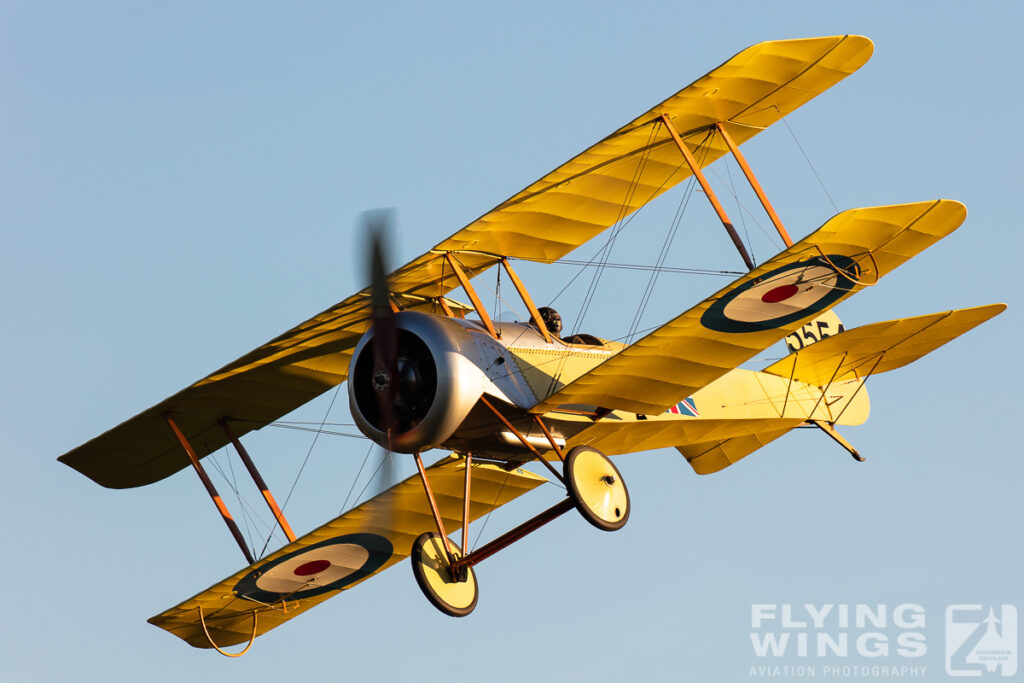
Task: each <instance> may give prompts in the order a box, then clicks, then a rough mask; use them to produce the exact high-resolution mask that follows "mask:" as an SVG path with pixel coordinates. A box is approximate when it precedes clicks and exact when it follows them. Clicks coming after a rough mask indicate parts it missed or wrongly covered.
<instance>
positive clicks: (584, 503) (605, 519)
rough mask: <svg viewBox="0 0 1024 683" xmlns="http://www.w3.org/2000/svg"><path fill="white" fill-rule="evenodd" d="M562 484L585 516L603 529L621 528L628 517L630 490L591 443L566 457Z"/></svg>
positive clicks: (607, 460)
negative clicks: (563, 482)
mask: <svg viewBox="0 0 1024 683" xmlns="http://www.w3.org/2000/svg"><path fill="white" fill-rule="evenodd" d="M565 484H566V488H567V489H568V490H569V496H570V497H571V498H572V500H573V502H574V503H576V508H577V509H578V510H579V511H580V514H582V515H583V517H584V519H586V520H587V521H588V522H590V523H591V524H593V525H594V526H596V527H597V528H598V529H601V530H602V531H615V530H617V529H621V528H622V527H623V526H624V525H625V524H626V521H627V520H628V519H629V491H627V490H626V482H624V481H623V480H622V475H621V474H619V470H618V469H617V468H616V467H615V465H614V464H612V461H611V459H610V458H609V457H608V456H607V455H605V454H604V453H602V452H601V451H599V450H597V449H596V448H592V447H590V446H577V447H576V448H573V449H572V450H571V451H569V455H567V456H566V458H565Z"/></svg>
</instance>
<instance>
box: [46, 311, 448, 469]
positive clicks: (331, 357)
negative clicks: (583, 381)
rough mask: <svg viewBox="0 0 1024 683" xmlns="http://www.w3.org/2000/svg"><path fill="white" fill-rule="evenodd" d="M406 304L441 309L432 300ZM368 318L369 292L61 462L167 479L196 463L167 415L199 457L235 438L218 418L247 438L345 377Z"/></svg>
mask: <svg viewBox="0 0 1024 683" xmlns="http://www.w3.org/2000/svg"><path fill="white" fill-rule="evenodd" d="M402 302H403V304H404V305H405V307H406V308H410V309H414V310H429V311H432V312H440V311H439V310H435V306H434V304H433V303H432V302H424V301H422V300H417V299H414V298H412V297H407V298H404V299H402ZM452 305H454V302H452ZM368 324H369V323H368V309H367V298H366V297H365V296H364V295H362V294H361V293H360V294H357V295H355V296H351V297H349V298H348V299H346V300H345V301H343V302H341V303H339V304H338V305H337V306H334V307H332V308H330V309H328V310H326V311H324V312H323V313H321V314H319V315H317V316H315V317H314V318H311V319H310V320H307V321H306V322H304V323H302V324H301V325H299V326H297V327H295V328H294V329H292V330H289V331H288V332H286V333H285V334H283V335H281V336H280V337H277V338H276V339H273V340H271V341H269V342H267V343H266V344H264V345H263V346H261V347H259V348H258V349H255V350H253V351H251V352H250V353H248V354H246V355H245V356H242V357H241V358H239V359H238V360H236V361H234V362H233V363H230V364H228V365H227V366H225V367H223V368H221V369H220V370H217V371H216V372H214V373H212V374H210V375H208V376H207V377H204V378H203V379H201V380H199V381H198V382H196V383H195V384H193V385H191V386H189V387H187V388H185V389H183V390H182V391H179V392H178V393H177V394H174V395H173V396H171V397H170V398H167V399H164V400H163V401H161V402H160V403H158V404H156V405H155V406H153V407H151V408H149V409H147V410H145V411H143V412H141V413H139V414H138V415H136V416H135V417H132V418H131V419H129V420H126V421H125V422H123V423H121V424H120V425H118V426H117V427H114V428H113V429H110V430H108V431H107V432H104V433H103V434H101V435H100V436H98V437H96V438H94V439H92V440H91V441H88V442H86V443H85V444H82V445H81V446H79V447H77V448H75V449H73V450H71V451H69V452H67V453H65V454H64V455H62V456H60V458H58V460H60V461H61V462H63V463H64V464H66V465H69V466H71V467H73V468H75V469H76V470H78V471H79V472H81V473H82V474H84V475H86V476H87V477H89V478H90V479H92V480H93V481H95V482H96V483H98V484H101V485H103V486H106V487H108V488H119V489H120V488H129V487H133V486H143V485H145V484H152V483H153V482H155V481H159V480H161V479H163V478H164V477H168V476H170V475H172V474H174V473H175V472H177V471H178V470H181V469H183V468H185V467H188V459H187V458H186V457H185V454H184V452H183V451H182V450H181V445H180V444H179V443H178V441H177V440H176V438H175V437H174V434H173V433H172V432H171V430H170V429H169V428H168V425H167V422H166V421H165V419H164V415H165V414H167V413H173V415H174V420H175V422H176V423H177V424H178V426H179V427H180V428H181V430H182V432H184V433H185V435H186V436H187V438H188V440H189V441H190V442H191V444H192V446H193V447H194V448H195V450H196V454H197V455H198V457H200V458H202V457H204V456H206V455H209V454H210V453H213V452H214V451H216V450H217V449H219V448H222V447H224V446H225V445H227V444H228V442H229V439H228V437H227V435H226V433H225V432H224V430H223V429H222V428H221V426H220V425H219V424H218V420H221V419H224V420H226V421H228V422H230V423H231V429H232V430H233V431H234V433H235V434H236V435H237V436H239V437H240V436H242V435H243V434H246V433H248V432H250V431H251V430H253V429H258V428H260V427H262V426H263V425H266V424H267V423H269V422H272V421H274V420H276V419H278V418H279V417H281V416H282V415H286V414H287V413H289V412H291V411H292V410H295V409H296V408H298V407H299V406H301V405H303V404H304V403H307V402H308V401H311V400H312V399H314V398H316V397H317V396H319V395H320V394H322V393H323V392H325V391H327V390H328V389H330V388H331V387H334V386H337V385H338V384H340V383H342V382H344V381H345V378H346V377H347V375H348V363H349V360H350V358H351V356H352V349H353V348H355V345H356V342H357V341H359V337H360V336H361V335H362V334H363V332H364V331H365V330H366V327H367V325H368Z"/></svg>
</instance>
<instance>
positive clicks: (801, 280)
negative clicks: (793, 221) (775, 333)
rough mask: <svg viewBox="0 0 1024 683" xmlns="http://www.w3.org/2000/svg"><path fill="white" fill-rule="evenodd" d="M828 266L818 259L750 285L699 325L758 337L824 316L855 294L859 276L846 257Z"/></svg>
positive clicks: (835, 258)
mask: <svg viewBox="0 0 1024 683" xmlns="http://www.w3.org/2000/svg"><path fill="white" fill-rule="evenodd" d="M828 260H829V261H831V262H832V263H833V264H835V267H832V266H831V265H829V264H828V262H826V261H825V259H823V258H821V257H820V256H819V257H815V258H813V259H809V260H806V261H797V262H796V263H790V264H788V265H785V266H781V267H779V268H776V269H775V270H772V271H769V272H767V273H765V274H764V275H762V276H761V277H759V278H755V279H753V280H750V281H749V282H745V283H743V284H742V285H740V286H739V287H736V288H735V289H733V290H732V291H731V292H729V293H728V294H726V295H725V296H723V297H722V298H720V299H718V300H717V301H715V302H714V303H712V304H711V305H710V306H708V309H707V310H706V311H704V315H702V316H701V318H700V322H701V324H702V325H704V327H707V328H708V329H711V330H715V331H718V332H759V331H761V330H770V329H775V328H777V327H782V326H783V325H788V324H789V323H793V322H796V321H798V320H802V319H804V318H806V317H809V316H811V315H813V314H815V313H818V312H819V311H823V310H825V309H827V308H828V307H829V306H831V305H832V304H833V303H835V302H836V300H838V299H839V298H840V297H841V296H843V295H844V294H846V293H847V292H848V291H850V290H851V289H852V288H853V285H854V280H853V279H852V278H855V277H857V273H858V272H859V269H858V267H857V264H856V263H855V262H854V260H853V259H851V258H849V257H847V256H833V255H830V256H829V257H828ZM837 269H838V270H837ZM839 271H843V272H842V273H841V272H839ZM844 273H848V274H849V275H850V276H852V277H847V275H846V274H844Z"/></svg>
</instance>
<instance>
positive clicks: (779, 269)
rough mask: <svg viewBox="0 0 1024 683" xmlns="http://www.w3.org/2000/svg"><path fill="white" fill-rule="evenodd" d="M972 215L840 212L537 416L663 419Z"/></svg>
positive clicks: (953, 210)
mask: <svg viewBox="0 0 1024 683" xmlns="http://www.w3.org/2000/svg"><path fill="white" fill-rule="evenodd" d="M966 216H967V209H966V208H965V207H964V205H963V204H961V203H959V202H955V201H950V200H936V201H933V202H921V203H917V204H899V205H895V206H880V207H875V208H868V209H852V210H850V211H844V212H843V213H840V214H838V215H837V216H835V217H833V218H832V219H831V220H829V221H828V222H827V223H825V225H823V226H822V227H821V228H819V229H818V230H817V231H815V232H813V233H812V234H810V235H808V236H807V237H806V238H804V239H803V240H801V241H800V242H797V243H796V244H794V245H793V246H791V247H789V248H788V249H786V250H785V251H783V252H782V253H780V254H778V255H777V256H775V257H774V258H772V259H771V260H770V261H767V262H766V263H764V264H762V265H761V266H760V267H758V268H756V269H754V270H752V271H751V272H750V273H748V274H747V275H744V276H743V277H741V278H739V279H738V280H736V281H735V282H734V283H732V284H731V285H729V286H728V287H726V288H725V289H723V290H721V291H719V292H717V293H716V294H713V295H712V296H710V297H708V298H707V299H705V300H704V301H702V302H700V303H699V304H697V305H696V306H694V307H693V308H691V309H690V310H688V311H687V312H685V313H683V314H682V315H680V316H678V317H677V318H675V319H673V320H671V321H669V322H668V323H666V324H665V325H663V326H662V327H660V328H658V329H657V330H655V331H654V332H651V333H650V334H648V335H647V336H646V337H644V338H642V339H640V340H639V341H637V342H636V343H635V344H633V345H631V346H628V347H626V348H625V349H624V350H622V351H621V352H619V353H618V354H617V355H615V356H612V357H611V358H610V359H608V360H607V361H605V362H604V363H602V364H601V365H598V366H597V367H596V368H594V369H593V370H591V371H590V372H589V373H587V374H585V375H583V376H582V377H579V378H577V379H575V380H574V381H573V382H571V383H570V384H567V385H566V386H565V387H563V388H562V389H560V390H559V391H556V392H555V393H554V394H552V395H551V396H549V397H548V398H546V399H544V400H543V401H541V402H540V403H538V404H537V405H536V406H535V407H534V408H532V409H531V411H532V412H536V413H542V412H545V411H547V410H552V409H554V408H557V407H558V406H559V405H565V404H584V405H593V406H601V407H604V408H614V409H620V410H628V411H632V412H635V413H642V414H651V415H656V414H659V413H662V412H664V411H665V410H666V409H668V408H669V407H670V406H672V405H674V404H675V403H676V402H677V401H679V400H681V399H682V398H684V397H686V396H690V395H692V394H693V393H694V392H695V391H696V390H698V389H700V388H701V387H704V386H707V385H708V384H710V383H711V382H712V381H714V380H715V379H717V378H718V377H721V376H722V375H724V374H725V373H727V372H728V371H729V370H731V369H732V368H735V367H737V366H739V365H740V364H741V363H743V362H745V361H747V360H750V359H751V358H753V357H754V356H755V355H757V354H758V353H759V352H761V351H762V350H764V349H766V348H768V347H769V346H771V345H772V344H773V343H775V342H777V341H779V340H780V339H782V338H783V337H785V336H786V335H787V334H789V333H790V332H792V331H793V330H795V329H797V328H799V327H800V326H801V325H803V324H804V323H805V322H807V320H809V319H811V318H813V317H814V316H816V315H818V314H819V313H820V312H821V311H823V310H826V309H828V308H831V307H832V306H834V305H836V304H837V303H839V302H840V301H842V300H843V299H845V298H846V297H848V296H850V295H851V294H852V293H854V292H856V291H859V290H860V289H862V288H863V287H864V286H865V285H869V284H873V283H874V282H875V281H877V278H879V277H881V276H882V275H885V274H886V273H888V272H889V271H891V270H893V269H894V268H896V267H897V266H898V265H900V264H901V263H903V262H904V261H906V260H908V259H910V258H911V257H912V256H914V255H915V254H917V253H918V252H920V251H922V250H924V249H925V248H927V247H928V246H930V245H931V244H933V243H935V242H937V241H938V240H939V239H941V238H942V237H945V236H946V235H948V234H949V233H951V232H953V230H955V229H956V228H957V227H959V225H960V224H961V223H962V222H963V220H964V218H965V217H966ZM820 343H824V342H820ZM814 346H817V344H815V345H814ZM814 346H812V347H810V348H812V349H813V348H814Z"/></svg>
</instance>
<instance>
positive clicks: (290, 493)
mask: <svg viewBox="0 0 1024 683" xmlns="http://www.w3.org/2000/svg"><path fill="white" fill-rule="evenodd" d="M341 387H342V385H340V384H339V385H338V386H337V388H335V390H334V395H333V396H331V403H330V405H328V406H327V411H326V412H325V413H324V419H323V420H321V422H320V429H318V430H317V431H316V433H315V434H314V435H313V443H311V444H309V450H307V451H306V457H305V458H303V459H302V465H300V466H299V471H298V472H297V473H296V474H295V481H293V482H292V486H291V488H290V489H288V495H287V496H285V499H284V504H283V505H281V512H282V513H284V509H285V508H286V507H288V501H290V500H291V499H292V494H293V493H295V487H296V486H297V485H298V483H299V477H301V476H302V471H303V470H304V469H306V463H308V462H309V456H311V455H312V454H313V448H314V447H315V446H316V442H317V440H318V439H319V438H320V434H321V432H322V430H323V426H324V425H325V424H326V423H327V418H328V417H330V415H331V409H332V408H334V402H335V401H336V400H337V399H338V394H339V393H340V391H341ZM276 528H277V523H276V522H275V524H274V529H276ZM274 529H271V531H270V534H269V535H268V536H267V540H266V542H265V543H264V544H263V549H262V550H260V555H263V553H264V552H266V550H267V546H268V545H270V539H271V538H273V537H274Z"/></svg>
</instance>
